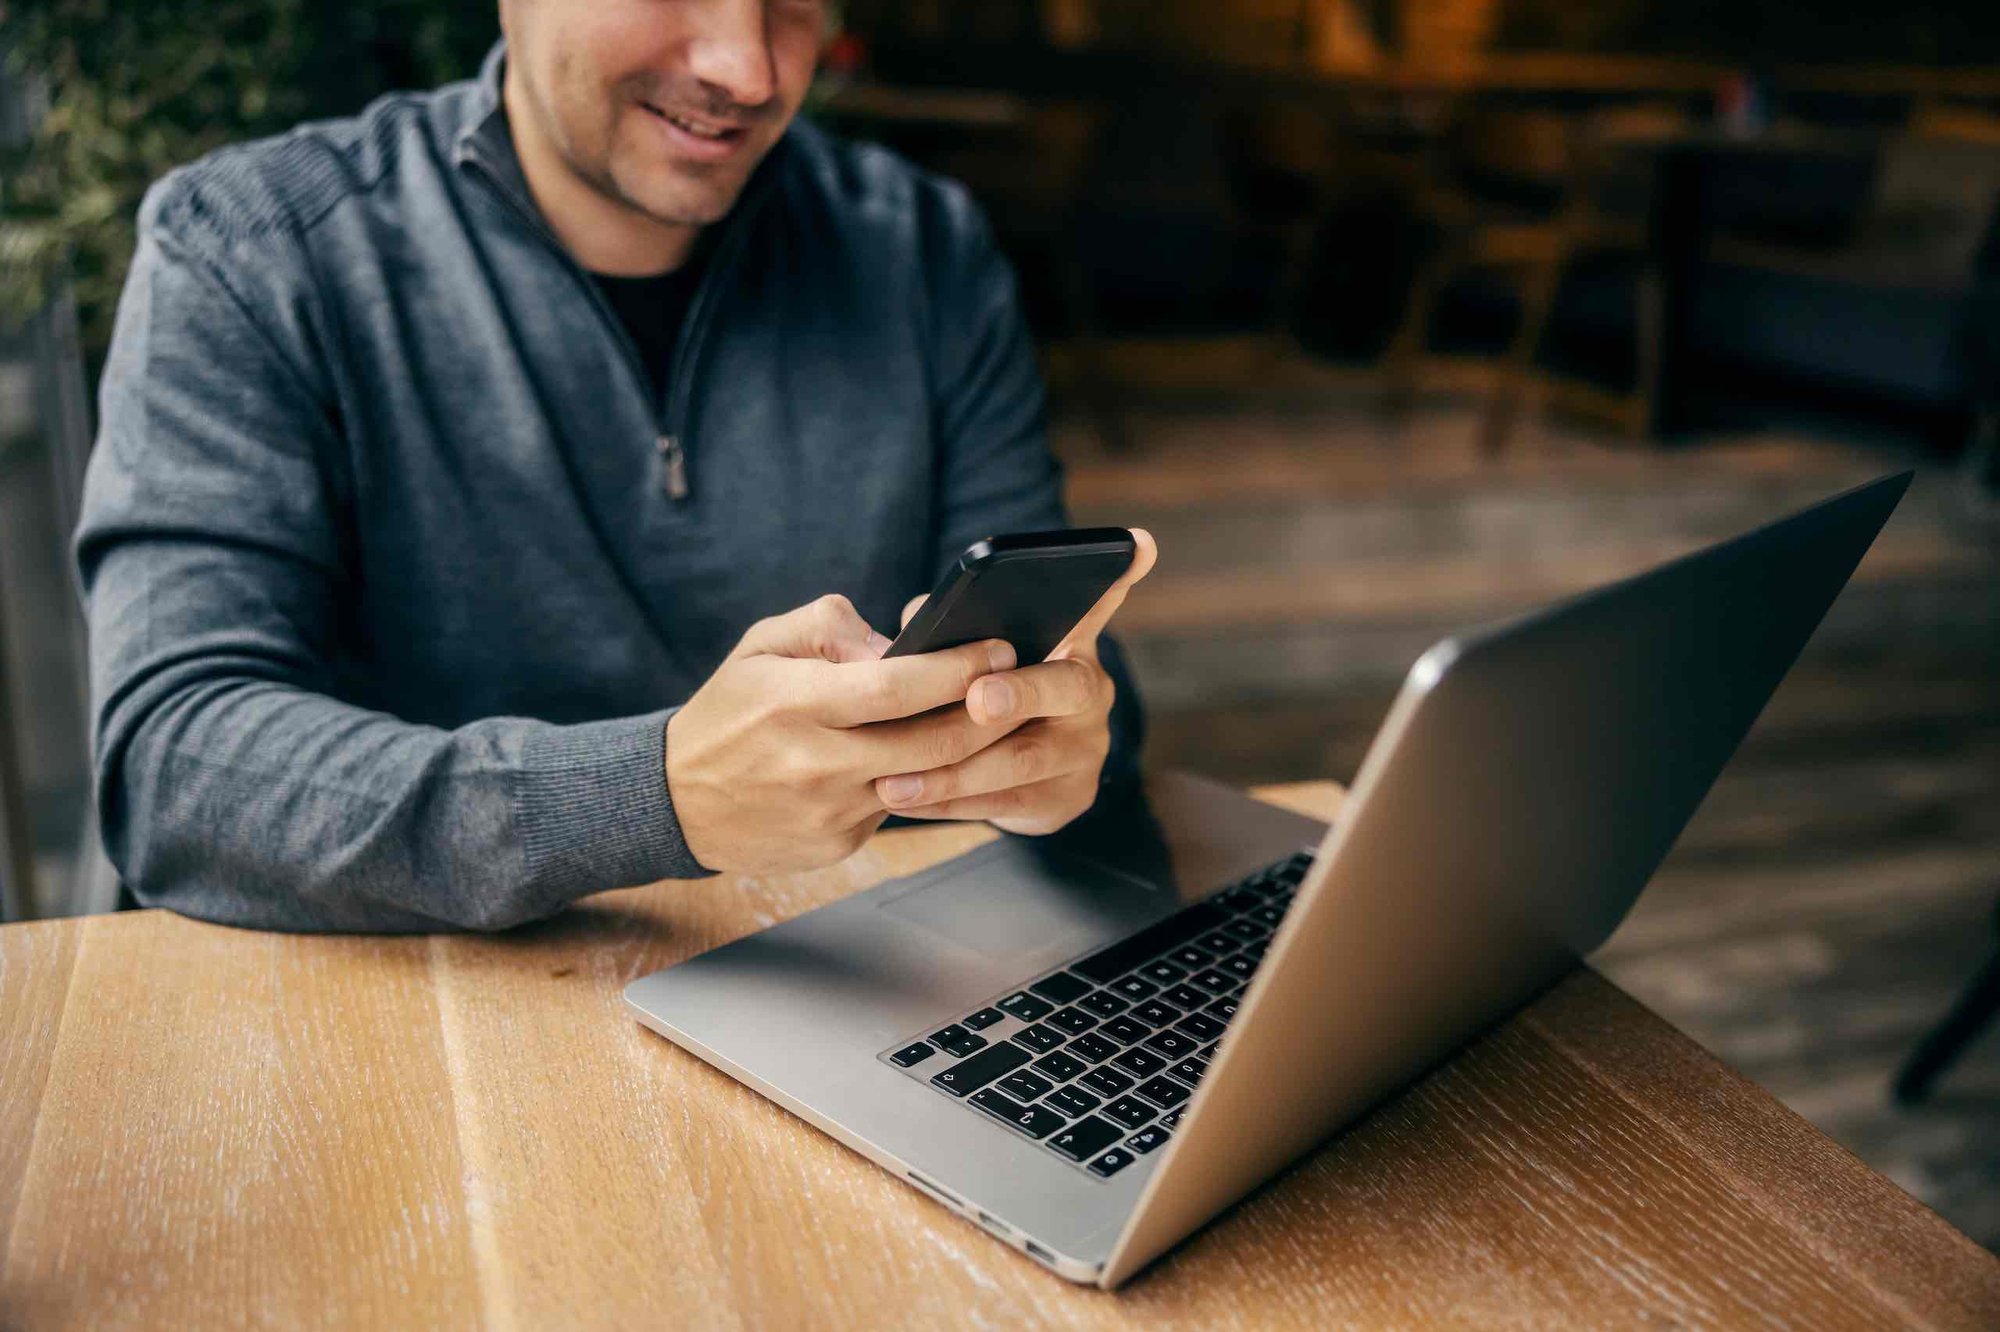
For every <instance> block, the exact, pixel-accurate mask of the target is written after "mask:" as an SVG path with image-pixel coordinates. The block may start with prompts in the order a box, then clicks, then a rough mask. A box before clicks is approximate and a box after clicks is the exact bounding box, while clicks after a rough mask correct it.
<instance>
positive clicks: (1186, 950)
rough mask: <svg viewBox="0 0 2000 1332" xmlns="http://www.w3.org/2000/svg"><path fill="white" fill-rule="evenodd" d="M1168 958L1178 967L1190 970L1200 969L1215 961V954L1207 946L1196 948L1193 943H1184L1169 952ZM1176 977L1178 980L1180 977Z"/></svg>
mask: <svg viewBox="0 0 2000 1332" xmlns="http://www.w3.org/2000/svg"><path fill="white" fill-rule="evenodd" d="M1167 959H1168V961H1170V962H1172V963H1173V964H1174V965H1175V966H1177V967H1186V968H1187V969H1188V970H1189V971H1200V970H1201V969H1202V968H1203V967H1205V966H1207V965H1209V964H1210V963H1211V962H1213V961H1215V954H1213V953H1211V952H1209V951H1208V950H1207V949H1206V948H1196V947H1195V946H1194V945H1193V944H1183V945H1182V946H1181V947H1179V948H1176V949H1174V951H1173V952H1171V953H1168V954H1167ZM1175 979H1176V980H1178V979H1180V978H1179V977H1178V976H1177V977H1175Z"/></svg>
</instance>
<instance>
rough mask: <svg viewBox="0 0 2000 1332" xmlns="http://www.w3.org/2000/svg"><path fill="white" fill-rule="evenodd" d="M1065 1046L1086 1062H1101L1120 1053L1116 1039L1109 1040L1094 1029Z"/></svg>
mask: <svg viewBox="0 0 2000 1332" xmlns="http://www.w3.org/2000/svg"><path fill="white" fill-rule="evenodd" d="M1064 1048H1065V1049H1066V1050H1068V1052H1069V1053H1070V1054H1072V1055H1075V1056H1076V1057H1077V1058H1078V1059H1081V1060H1083V1061H1084V1062H1085V1063H1086V1064H1101V1063H1103V1062H1104V1061H1105V1060H1107V1059H1109V1058H1111V1056H1112V1055H1115V1054H1117V1053H1118V1043H1117V1042H1116V1041H1107V1040H1105V1039H1104V1038H1103V1037H1102V1036H1099V1035H1098V1034H1097V1033H1096V1032H1094V1031H1093V1032H1091V1033H1089V1034H1088V1035H1084V1036H1079V1037H1077V1038H1076V1039H1075V1040H1073V1041H1071V1042H1070V1043H1069V1044H1068V1045H1067V1046H1065V1047H1064Z"/></svg>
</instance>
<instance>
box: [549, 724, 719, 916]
mask: <svg viewBox="0 0 2000 1332" xmlns="http://www.w3.org/2000/svg"><path fill="white" fill-rule="evenodd" d="M676 710H677V709H671V708H670V709H668V710H666V711H664V712H652V713H647V714H646V715H644V716H641V717H620V718H618V719H617V720H615V721H602V722H585V723H582V724H581V725H576V726H548V727H543V728H541V729H539V730H538V731H537V732H536V734H535V735H534V736H533V738H531V739H530V740H529V741H528V744H527V746H526V748H525V750H524V751H523V753H522V757H521V774H520V779H519V781H517V782H516V784H515V787H514V816H515V820H516V826H517V827H518V828H519V829H520V830H521V840H522V846H523V852H524V854H525V856H526V859H527V869H528V875H529V878H530V880H531V881H532V882H533V883H535V884H536V885H537V886H538V887H539V888H540V889H541V890H542V891H543V892H546V893H547V894H548V895H549V897H550V898H551V899H553V900H556V901H569V900H572V899H574V898H578V897H581V896H583V895H584V894H585V893H594V892H600V891H602V890H604V889H607V888H627V887H631V886H633V885H635V884H642V883H652V882H653V881H654V880H656V879H694V878H701V877H705V876H706V875H708V874H710V873H711V872H712V871H710V870H708V869H707V868H705V867H704V866H702V865H701V864H700V862H698V861H697V860H695V858H694V856H693V855H691V854H690V853H689V852H688V848H687V839H686V838H684V837H683V836H682V835H681V823H680V819H679V818H677V817H676V816H675V814H674V802H673V797H672V796H671V795H670V794H669V793H668V791H667V719H668V718H670V717H672V716H673V715H674V712H675V711H676Z"/></svg>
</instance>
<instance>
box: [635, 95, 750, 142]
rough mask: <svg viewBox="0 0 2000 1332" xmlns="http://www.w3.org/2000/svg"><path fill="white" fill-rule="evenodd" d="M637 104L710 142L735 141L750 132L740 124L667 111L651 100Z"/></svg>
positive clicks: (686, 131)
mask: <svg viewBox="0 0 2000 1332" xmlns="http://www.w3.org/2000/svg"><path fill="white" fill-rule="evenodd" d="M639 105H641V106H643V107H645V108H646V110H647V111H648V112H650V113H651V114H653V115H655V116H658V117H659V118H660V119H661V120H664V121H666V122H667V123H668V124H669V125H672V126H673V127H674V128H675V129H678V130H680V131H682V132H683V133H686V134H691V135H693V136H694V137H695V138H697V139H705V140H707V141H708V142H710V143H716V144H726V143H737V142H740V141H741V140H742V139H743V138H744V137H745V136H747V135H748V134H749V133H750V131H749V130H748V129H747V128H745V127H744V126H742V125H731V124H727V123H725V122H723V121H718V120H708V119H705V118H702V117H697V116H690V115H686V114H684V113H682V112H678V111H668V110H665V109H664V108H662V107H657V106H654V105H653V104H652V103H651V102H641V103H640V104H639Z"/></svg>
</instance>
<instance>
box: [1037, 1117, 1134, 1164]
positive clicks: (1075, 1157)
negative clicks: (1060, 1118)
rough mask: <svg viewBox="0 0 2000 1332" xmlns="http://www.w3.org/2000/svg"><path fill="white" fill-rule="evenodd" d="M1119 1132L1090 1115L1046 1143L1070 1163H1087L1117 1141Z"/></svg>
mask: <svg viewBox="0 0 2000 1332" xmlns="http://www.w3.org/2000/svg"><path fill="white" fill-rule="evenodd" d="M1121 1132H1123V1130H1122V1129H1120V1128H1118V1127H1117V1126H1116V1125H1114V1124H1107V1123H1105V1122H1104V1121H1103V1120H1101V1119H1099V1118H1098V1117H1097V1116H1096V1115H1091V1116H1089V1117H1088V1118H1085V1119H1079V1120H1077V1121H1076V1123H1074V1124H1071V1125H1070V1126H1069V1127H1068V1128H1066V1129H1064V1130H1063V1131H1062V1132H1060V1133H1057V1134H1055V1135H1054V1136H1052V1137H1050V1138H1048V1139H1047V1140H1046V1141H1047V1142H1048V1144H1049V1146H1051V1147H1053V1148H1055V1150H1057V1151H1059V1152H1061V1153H1062V1154H1063V1155H1064V1156H1067V1157H1068V1158H1069V1159H1070V1160H1072V1161H1087V1160H1089V1159H1090V1158H1091V1157H1093V1156H1095V1155H1097V1154H1098V1153H1099V1152H1101V1151H1103V1150H1104V1149H1105V1148H1106V1147H1109V1146H1110V1145H1111V1144H1112V1143H1114V1142H1116V1141H1118V1135H1119V1134H1120V1133H1121Z"/></svg>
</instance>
